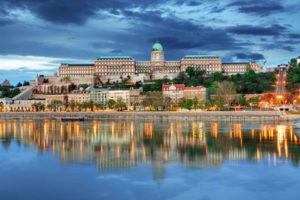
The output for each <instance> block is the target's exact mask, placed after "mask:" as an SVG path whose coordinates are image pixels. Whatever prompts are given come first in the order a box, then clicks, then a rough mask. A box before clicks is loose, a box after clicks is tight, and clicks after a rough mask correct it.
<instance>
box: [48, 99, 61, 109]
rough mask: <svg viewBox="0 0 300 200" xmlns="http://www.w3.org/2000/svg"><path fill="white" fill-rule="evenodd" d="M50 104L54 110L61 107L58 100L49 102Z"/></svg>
mask: <svg viewBox="0 0 300 200" xmlns="http://www.w3.org/2000/svg"><path fill="white" fill-rule="evenodd" d="M51 104H52V105H53V107H54V108H55V110H58V108H59V107H60V106H62V105H63V102H62V101H59V100H53V101H51Z"/></svg>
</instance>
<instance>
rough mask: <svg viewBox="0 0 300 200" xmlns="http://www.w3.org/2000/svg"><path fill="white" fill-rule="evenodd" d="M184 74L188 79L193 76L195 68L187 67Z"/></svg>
mask: <svg viewBox="0 0 300 200" xmlns="http://www.w3.org/2000/svg"><path fill="white" fill-rule="evenodd" d="M185 73H187V74H188V75H189V77H193V76H195V68H194V67H187V68H186V69H185Z"/></svg>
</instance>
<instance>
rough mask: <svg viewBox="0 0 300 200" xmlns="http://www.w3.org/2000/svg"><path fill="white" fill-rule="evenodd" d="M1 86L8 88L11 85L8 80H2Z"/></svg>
mask: <svg viewBox="0 0 300 200" xmlns="http://www.w3.org/2000/svg"><path fill="white" fill-rule="evenodd" d="M1 86H3V87H8V88H10V87H11V85H10V82H9V81H8V80H5V81H3V82H2V84H1Z"/></svg>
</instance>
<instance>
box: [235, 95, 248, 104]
mask: <svg viewBox="0 0 300 200" xmlns="http://www.w3.org/2000/svg"><path fill="white" fill-rule="evenodd" d="M237 100H238V103H239V104H240V105H241V106H248V105H249V103H248V102H247V100H246V98H245V97H244V96H243V95H239V96H238V99H237Z"/></svg>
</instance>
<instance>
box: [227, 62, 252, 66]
mask: <svg viewBox="0 0 300 200" xmlns="http://www.w3.org/2000/svg"><path fill="white" fill-rule="evenodd" d="M248 64H251V63H250V62H237V63H222V65H248Z"/></svg>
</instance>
